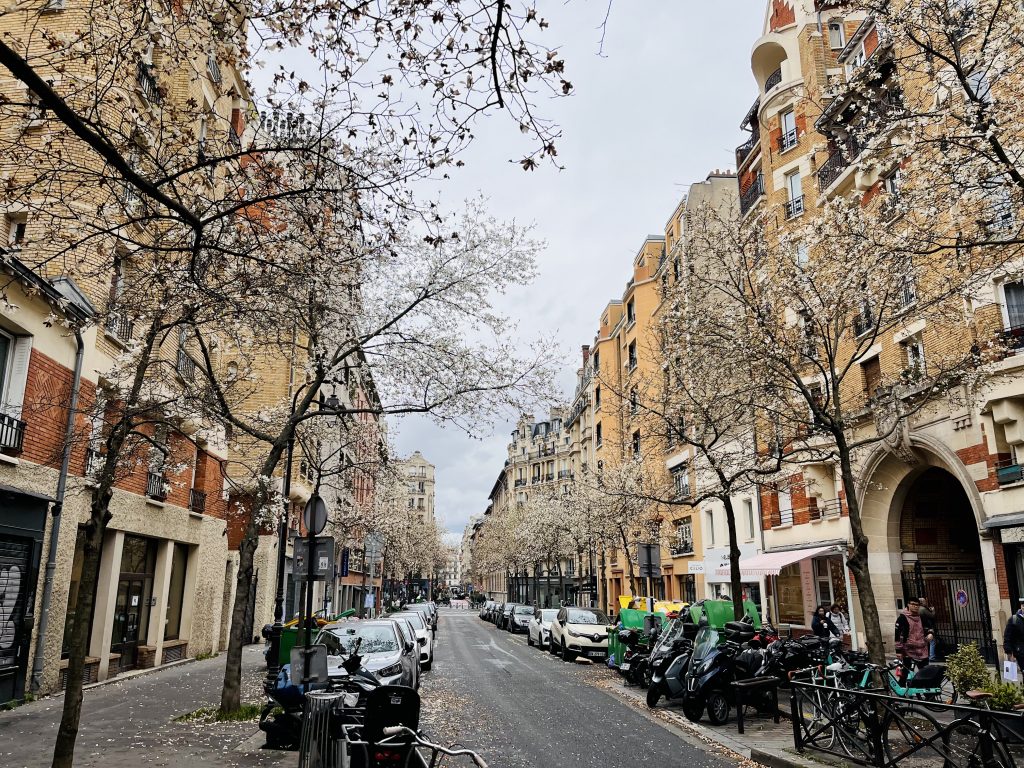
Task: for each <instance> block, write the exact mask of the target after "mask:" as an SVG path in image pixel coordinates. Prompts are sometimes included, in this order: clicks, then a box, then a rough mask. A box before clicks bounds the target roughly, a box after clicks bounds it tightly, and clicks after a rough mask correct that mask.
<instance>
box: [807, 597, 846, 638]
mask: <svg viewBox="0 0 1024 768" xmlns="http://www.w3.org/2000/svg"><path fill="white" fill-rule="evenodd" d="M811 631H812V632H813V633H814V634H815V635H816V636H818V637H822V638H826V639H827V638H830V637H839V636H840V635H839V630H838V629H836V625H835V624H833V623H832V619H831V618H829V615H828V609H827V608H826V607H825V604H824V603H822V604H821V605H819V606H818V607H817V608H816V609H815V611H814V618H812V619H811Z"/></svg>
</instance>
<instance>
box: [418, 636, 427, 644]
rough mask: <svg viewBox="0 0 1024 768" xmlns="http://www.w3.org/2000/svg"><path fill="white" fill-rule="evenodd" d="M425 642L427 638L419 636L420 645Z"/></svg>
mask: <svg viewBox="0 0 1024 768" xmlns="http://www.w3.org/2000/svg"><path fill="white" fill-rule="evenodd" d="M426 644H427V638H425V637H421V638H420V645H426Z"/></svg>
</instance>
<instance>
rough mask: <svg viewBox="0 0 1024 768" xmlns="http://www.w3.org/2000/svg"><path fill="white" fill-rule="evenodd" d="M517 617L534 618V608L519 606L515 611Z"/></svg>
mask: <svg viewBox="0 0 1024 768" xmlns="http://www.w3.org/2000/svg"><path fill="white" fill-rule="evenodd" d="M515 613H516V615H517V616H532V615H533V606H531V605H517V606H516V609H515Z"/></svg>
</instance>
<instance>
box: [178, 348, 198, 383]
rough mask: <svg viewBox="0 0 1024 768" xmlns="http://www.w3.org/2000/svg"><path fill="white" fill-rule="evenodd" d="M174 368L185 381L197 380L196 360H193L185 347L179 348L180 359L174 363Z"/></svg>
mask: <svg viewBox="0 0 1024 768" xmlns="http://www.w3.org/2000/svg"><path fill="white" fill-rule="evenodd" d="M174 369H175V370H176V371H177V372H178V375H179V376H181V378H182V379H183V380H184V381H186V382H189V381H195V378H196V361H195V360H193V359H192V358H191V357H190V356H189V354H188V352H186V351H185V350H184V349H179V350H178V360H177V362H176V363H175V364H174Z"/></svg>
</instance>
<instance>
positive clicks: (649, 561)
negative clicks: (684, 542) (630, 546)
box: [637, 544, 661, 579]
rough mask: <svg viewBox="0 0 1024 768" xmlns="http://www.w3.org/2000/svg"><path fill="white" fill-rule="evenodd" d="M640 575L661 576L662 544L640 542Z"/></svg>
mask: <svg viewBox="0 0 1024 768" xmlns="http://www.w3.org/2000/svg"><path fill="white" fill-rule="evenodd" d="M637 549H638V553H637V554H638V558H637V559H638V560H639V565H640V576H642V577H648V576H650V577H652V578H655V579H656V578H658V577H660V576H661V545H660V544H638V545H637Z"/></svg>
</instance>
